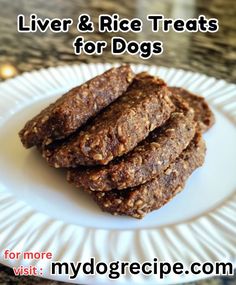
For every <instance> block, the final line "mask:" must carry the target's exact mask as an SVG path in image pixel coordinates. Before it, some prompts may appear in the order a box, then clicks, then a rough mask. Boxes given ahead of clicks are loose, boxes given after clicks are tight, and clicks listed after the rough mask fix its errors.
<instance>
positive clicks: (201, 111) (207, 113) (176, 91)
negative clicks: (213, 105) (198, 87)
mask: <svg viewBox="0 0 236 285" xmlns="http://www.w3.org/2000/svg"><path fill="white" fill-rule="evenodd" d="M169 90H170V91H171V93H172V94H173V96H175V95H177V96H180V97H182V98H183V99H184V100H185V101H186V102H187V103H188V104H189V106H190V107H191V108H193V109H194V113H195V116H194V119H195V121H196V122H197V124H198V128H199V130H201V131H202V132H206V131H207V130H208V129H210V128H211V127H212V125H213V124H214V123H215V117H214V114H213V112H212V111H211V109H210V107H209V105H208V104H207V102H206V100H205V99H204V98H203V97H201V96H198V95H195V94H193V93H191V92H189V91H187V90H185V89H183V88H179V87H169Z"/></svg>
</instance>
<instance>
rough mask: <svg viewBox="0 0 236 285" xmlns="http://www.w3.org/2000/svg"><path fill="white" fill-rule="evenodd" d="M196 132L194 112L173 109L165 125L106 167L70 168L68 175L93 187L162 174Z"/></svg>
mask: <svg viewBox="0 0 236 285" xmlns="http://www.w3.org/2000/svg"><path fill="white" fill-rule="evenodd" d="M194 134H195V122H194V121H193V112H192V111H191V110H190V111H189V112H188V113H187V114H186V115H185V114H183V113H182V112H173V113H172V114H171V117H170V119H169V120H168V121H167V122H166V124H164V126H162V127H160V128H157V129H156V130H154V131H153V132H152V133H151V134H150V135H149V137H148V138H147V139H146V140H144V141H142V142H141V143H140V144H139V145H138V146H137V147H136V148H134V150H133V151H131V152H129V153H128V154H127V155H125V156H123V157H122V158H121V159H120V160H118V161H114V162H113V161H112V162H111V163H110V164H109V165H107V166H104V167H99V168H98V167H97V168H94V169H87V170H85V171H83V170H79V169H71V170H69V171H68V175H67V179H68V181H69V182H73V183H74V185H75V186H76V187H79V188H80V187H82V188H85V189H90V190H92V191H108V190H111V189H125V188H128V187H134V186H136V185H139V184H142V183H145V182H146V181H149V180H150V179H152V178H153V177H155V176H157V175H158V174H160V173H161V172H162V171H163V170H164V169H166V168H167V167H168V166H169V164H170V163H171V162H172V161H173V160H175V159H176V158H177V157H178V156H179V155H180V153H181V152H182V151H183V150H184V149H185V148H186V147H187V145H188V144H189V142H190V141H191V140H192V138H193V136H194Z"/></svg>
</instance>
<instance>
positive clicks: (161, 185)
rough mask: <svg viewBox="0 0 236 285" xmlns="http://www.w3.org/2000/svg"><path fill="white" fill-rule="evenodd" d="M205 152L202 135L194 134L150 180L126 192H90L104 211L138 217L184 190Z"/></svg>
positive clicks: (202, 160)
mask: <svg viewBox="0 0 236 285" xmlns="http://www.w3.org/2000/svg"><path fill="white" fill-rule="evenodd" d="M205 151H206V147H205V143H204V141H203V139H202V136H201V134H200V133H197V134H196V135H195V137H194V139H193V140H192V141H191V143H190V144H189V146H188V147H187V148H186V149H185V150H184V151H183V152H182V153H181V154H180V156H179V157H178V158H177V159H176V160H175V161H174V162H173V163H171V164H170V166H169V167H168V168H167V169H166V170H165V171H164V172H162V173H161V174H160V175H159V176H158V177H156V178H154V179H152V180H151V181H148V182H146V183H145V184H142V185H140V186H137V187H134V188H129V189H126V190H125V191H117V190H112V191H109V192H94V191H90V194H91V196H92V197H93V199H94V200H95V202H96V203H97V204H98V206H99V207H100V208H101V209H102V210H103V211H105V212H108V213H111V214H113V215H126V216H131V217H134V218H138V219H141V218H143V217H144V216H145V215H146V214H147V213H149V212H151V211H153V210H157V209H159V208H160V207H162V206H164V205H165V204H166V203H167V202H169V201H170V200H171V199H172V198H173V197H174V196H175V195H176V194H178V193H179V192H180V191H182V190H183V188H184V185H185V182H186V180H187V179H188V177H189V176H190V175H191V173H192V172H193V171H194V170H195V169H196V168H198V167H200V166H201V165H202V164H203V162H204V158H205Z"/></svg>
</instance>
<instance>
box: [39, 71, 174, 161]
mask: <svg viewBox="0 0 236 285" xmlns="http://www.w3.org/2000/svg"><path fill="white" fill-rule="evenodd" d="M173 110H174V105H173V103H172V102H171V100H170V98H169V90H168V88H167V86H166V84H165V82H164V81H163V80H161V79H159V78H157V77H153V76H151V75H149V74H147V73H141V74H138V75H137V76H136V77H135V79H134V81H133V83H132V84H131V86H130V87H129V88H128V90H127V92H126V93H125V94H123V95H122V96H121V97H120V98H118V99H117V100H116V101H115V102H113V103H112V104H111V105H110V106H108V107H107V108H106V109H105V110H104V111H103V112H102V113H101V114H99V116H97V117H96V118H95V119H94V120H92V121H91V122H90V123H89V124H88V125H87V126H86V127H85V129H83V130H82V131H80V132H79V133H78V134H75V135H74V136H73V137H72V138H71V139H69V140H66V142H64V143H62V144H61V145H59V146H58V145H57V146H56V147H52V148H51V149H50V147H49V148H47V147H46V148H45V149H44V150H43V151H42V152H43V156H44V157H45V158H46V159H47V161H48V162H49V164H50V165H51V166H54V167H76V166H78V165H96V164H101V165H105V164H107V163H108V162H109V161H111V160H112V159H114V158H116V157H119V156H121V155H123V154H125V153H127V152H129V151H130V150H132V149H133V148H134V147H135V146H136V145H137V144H138V143H139V142H140V141H142V140H143V139H145V138H146V137H147V136H148V134H149V132H151V131H152V130H154V129H155V128H156V127H158V126H160V125H162V124H163V123H164V122H165V121H166V120H167V119H168V118H169V116H170V114H171V112H172V111H173Z"/></svg>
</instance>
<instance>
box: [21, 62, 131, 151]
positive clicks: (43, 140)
mask: <svg viewBox="0 0 236 285" xmlns="http://www.w3.org/2000/svg"><path fill="white" fill-rule="evenodd" d="M133 77H134V74H133V72H132V70H131V68H130V66H129V65H123V66H120V67H118V68H112V69H110V70H108V71H106V72H105V73H103V74H101V75H98V76H96V77H95V78H93V79H91V80H89V81H88V82H86V83H84V84H82V85H81V86H78V87H75V88H73V89H71V90H70V91H69V92H67V93H66V94H64V95H63V96H62V97H60V98H59V99H58V100H57V101H56V102H54V103H52V104H51V105H49V106H48V107H47V108H46V109H44V110H42V111H41V112H40V113H39V114H38V115H37V116H35V117H34V118H33V119H31V120H30V121H28V122H27V123H26V125H25V127H24V128H23V129H22V130H21V131H20V133H19V135H20V138H21V141H22V143H23V145H24V146H25V147H26V148H29V147H32V146H34V145H38V144H49V143H51V142H52V141H53V140H55V139H61V138H64V137H66V136H68V135H69V134H71V133H73V132H74V131H75V130H76V129H77V128H79V127H80V126H82V125H83V124H84V123H86V121H87V120H88V119H89V118H90V117H92V116H94V115H96V114H97V113H98V112H99V111H101V110H102V109H103V108H104V107H106V106H108V105H109V104H110V103H111V102H113V101H114V100H115V99H117V98H118V97H119V96H120V95H122V94H123V93H124V92H125V91H126V89H127V87H128V86H129V85H130V83H131V82H132V79H133Z"/></svg>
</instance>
